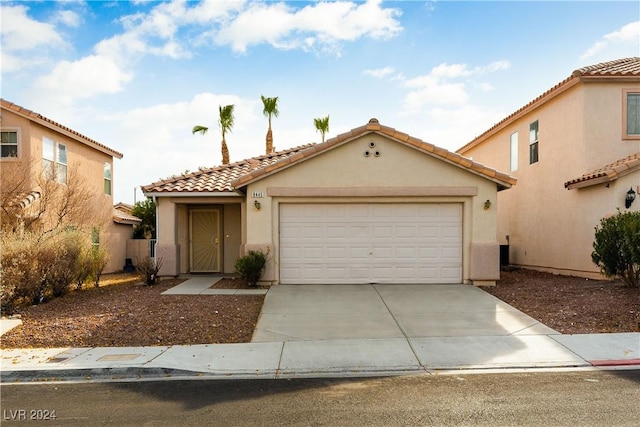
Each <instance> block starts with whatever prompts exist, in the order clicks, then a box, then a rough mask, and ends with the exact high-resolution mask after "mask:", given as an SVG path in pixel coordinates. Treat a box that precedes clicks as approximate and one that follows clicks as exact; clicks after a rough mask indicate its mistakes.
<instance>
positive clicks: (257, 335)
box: [252, 284, 557, 342]
mask: <svg viewBox="0 0 640 427" xmlns="http://www.w3.org/2000/svg"><path fill="white" fill-rule="evenodd" d="M553 334H557V332H556V331H554V330H552V329H551V328H549V327H547V326H545V325H543V324H541V323H540V322H538V321H537V320H535V319H533V318H531V317H529V316H527V315H526V314H524V313H522V312H521V311H519V310H517V309H515V308H514V307H511V306H510V305H508V304H506V303H504V302H502V301H501V300H499V299H497V298H495V297H494V296H492V295H490V294H488V293H486V292H484V291H483V290H481V289H479V288H476V287H474V286H471V285H426V284H425V285H397V284H395V285H277V286H273V287H272V288H271V289H269V291H268V292H267V295H266V297H265V301H264V305H263V307H262V311H261V314H260V317H259V319H258V323H257V325H256V328H255V332H254V334H253V338H252V342H270V341H306V340H335V339H381V338H384V339H386V338H406V339H414V338H428V337H470V336H494V337H495V336H509V335H553Z"/></svg>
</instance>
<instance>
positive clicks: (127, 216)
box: [113, 203, 142, 225]
mask: <svg viewBox="0 0 640 427" xmlns="http://www.w3.org/2000/svg"><path fill="white" fill-rule="evenodd" d="M129 208H131V209H133V206H131V205H127V204H125V203H118V204H117V205H114V206H113V221H114V222H117V223H118V224H130V225H133V224H140V223H141V222H142V220H141V219H140V218H138V217H137V216H133V215H131V209H129Z"/></svg>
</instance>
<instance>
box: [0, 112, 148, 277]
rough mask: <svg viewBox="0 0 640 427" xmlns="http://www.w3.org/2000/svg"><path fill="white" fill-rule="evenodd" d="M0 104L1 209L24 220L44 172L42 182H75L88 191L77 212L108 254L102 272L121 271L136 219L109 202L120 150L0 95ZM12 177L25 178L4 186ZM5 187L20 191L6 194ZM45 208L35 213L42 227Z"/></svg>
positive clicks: (35, 207)
mask: <svg viewBox="0 0 640 427" xmlns="http://www.w3.org/2000/svg"><path fill="white" fill-rule="evenodd" d="M0 103H1V116H0V130H1V132H2V144H1V147H0V149H1V155H0V167H1V183H2V187H1V188H0V191H3V192H5V195H6V196H7V197H3V201H5V202H7V206H3V209H7V210H14V211H15V210H16V209H18V210H19V212H17V215H20V216H21V217H22V218H23V219H27V218H28V217H29V216H30V215H33V214H34V212H37V211H39V210H40V209H41V208H43V207H42V206H40V204H41V203H42V202H43V193H44V192H45V190H44V189H43V188H40V187H41V186H42V185H43V182H45V181H43V179H42V178H43V177H44V176H47V177H48V178H46V182H48V183H51V182H52V181H53V182H54V184H55V185H60V186H68V185H71V184H70V181H71V180H75V182H76V183H81V184H79V185H78V188H81V190H82V191H83V192H86V194H87V195H88V196H87V197H83V202H82V208H83V211H84V213H85V214H86V216H87V217H90V218H91V220H92V221H94V224H93V225H94V226H95V227H96V228H97V229H99V230H100V244H101V245H103V246H104V247H105V249H106V250H107V253H108V257H109V264H108V265H107V267H106V268H105V272H114V271H118V270H122V267H123V265H124V263H125V256H126V255H125V252H126V241H125V240H126V239H130V238H131V233H132V227H133V224H135V223H137V219H136V218H134V217H131V216H128V215H126V214H124V213H122V212H117V211H114V207H113V188H114V187H113V185H114V182H113V160H114V158H115V159H121V158H122V154H121V153H119V152H118V151H116V150H113V149H111V148H109V147H107V146H105V145H103V144H101V143H99V142H97V141H95V140H93V139H91V138H88V137H86V136H84V135H82V134H80V133H78V132H76V131H74V130H72V129H69V128H68V127H66V126H63V125H62V124H60V123H57V122H55V121H53V120H51V119H49V118H47V117H44V116H43V115H41V114H38V113H36V112H34V111H31V110H28V109H26V108H24V107H22V106H19V105H16V104H14V103H12V102H9V101H7V100H4V99H2V100H0ZM16 176H17V177H23V178H24V179H25V182H23V183H20V185H17V184H15V183H12V185H10V184H9V181H12V180H15V177H16ZM9 191H14V192H20V193H21V194H10V195H7V194H6V193H7V192H9ZM47 212H48V213H47ZM50 213H51V211H45V214H44V215H42V216H40V217H38V221H39V224H38V225H39V227H40V228H42V229H44V230H46V229H47V227H49V226H50V223H52V221H54V219H53V218H51V217H50V216H51V215H50ZM123 242H124V243H123Z"/></svg>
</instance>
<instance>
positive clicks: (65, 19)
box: [53, 10, 82, 27]
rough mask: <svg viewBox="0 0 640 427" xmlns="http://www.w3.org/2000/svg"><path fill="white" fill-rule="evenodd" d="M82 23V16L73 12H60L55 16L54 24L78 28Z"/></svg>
mask: <svg viewBox="0 0 640 427" xmlns="http://www.w3.org/2000/svg"><path fill="white" fill-rule="evenodd" d="M81 21H82V18H81V17H80V15H79V14H78V13H77V12H74V11H72V10H59V11H58V12H56V13H55V14H54V16H53V22H56V23H58V22H59V23H61V24H64V25H66V26H67V27H77V26H79V25H80V22H81Z"/></svg>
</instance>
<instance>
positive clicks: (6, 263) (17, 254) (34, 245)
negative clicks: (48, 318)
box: [0, 230, 104, 314]
mask: <svg viewBox="0 0 640 427" xmlns="http://www.w3.org/2000/svg"><path fill="white" fill-rule="evenodd" d="M87 247H91V241H90V237H89V236H88V235H87V234H85V233H82V232H80V231H76V230H66V231H62V232H59V233H50V234H46V235H36V234H33V233H21V234H18V233H3V234H2V239H1V245H0V250H1V251H2V258H1V259H0V281H1V283H0V307H1V309H2V311H3V312H4V313H6V314H11V313H13V311H14V310H15V309H16V308H17V307H18V306H20V305H23V304H38V303H40V302H43V301H45V300H47V299H50V298H56V297H59V296H61V295H63V294H64V293H66V292H67V291H68V289H69V286H70V285H71V284H72V283H74V282H75V283H76V285H77V282H78V280H79V276H80V275H84V274H85V272H84V271H83V272H82V274H80V273H79V266H84V263H83V262H82V261H80V260H81V258H82V255H83V253H84V252H85V251H86V248H87ZM91 265H93V264H91ZM103 268H104V267H103ZM93 273H94V271H93V270H91V267H90V269H89V275H91V274H93Z"/></svg>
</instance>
